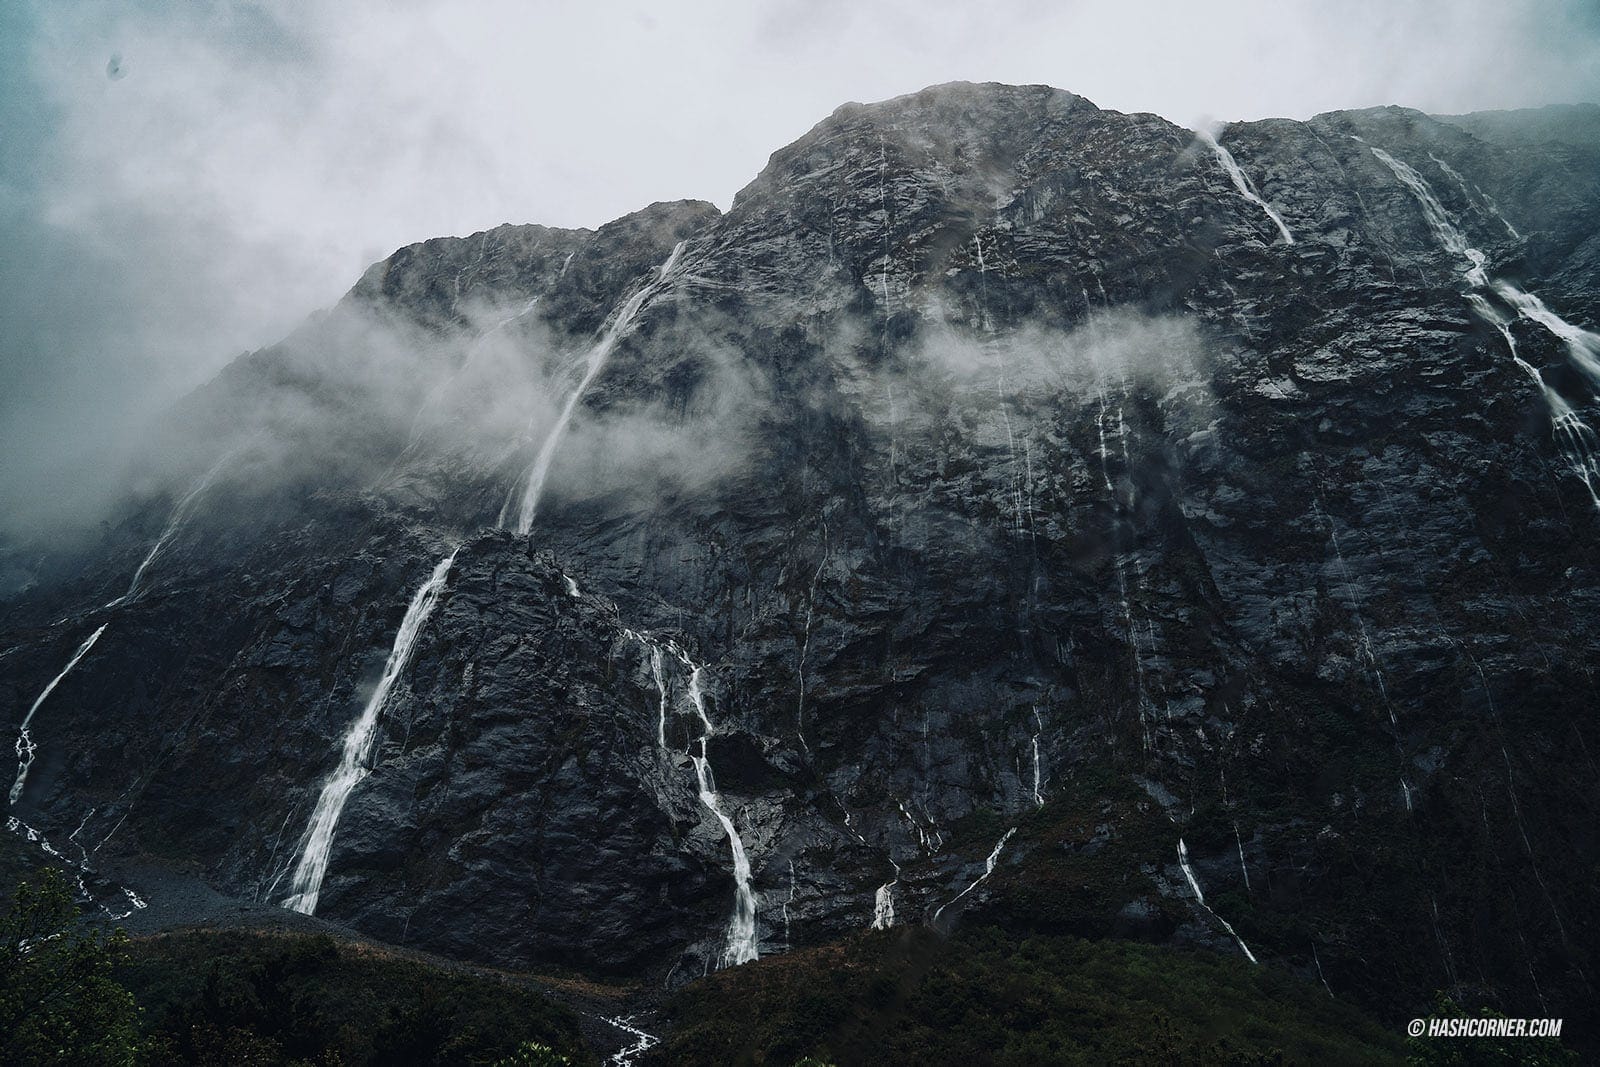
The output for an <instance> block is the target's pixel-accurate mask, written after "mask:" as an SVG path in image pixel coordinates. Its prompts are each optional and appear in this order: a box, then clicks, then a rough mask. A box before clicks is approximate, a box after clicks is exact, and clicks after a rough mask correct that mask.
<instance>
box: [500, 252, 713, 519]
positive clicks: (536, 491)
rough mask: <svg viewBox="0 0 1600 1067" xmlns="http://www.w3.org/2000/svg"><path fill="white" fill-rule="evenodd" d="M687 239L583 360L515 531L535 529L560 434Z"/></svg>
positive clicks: (538, 459)
mask: <svg viewBox="0 0 1600 1067" xmlns="http://www.w3.org/2000/svg"><path fill="white" fill-rule="evenodd" d="M684 244H685V242H683V241H679V242H678V243H677V245H675V246H674V247H673V249H672V254H671V255H670V256H668V257H667V261H666V262H665V263H663V264H661V266H660V267H658V268H656V277H655V279H654V280H653V281H651V282H649V283H648V284H646V285H645V286H643V287H642V288H640V289H639V291H638V292H636V293H634V294H633V295H632V296H631V297H629V298H628V300H627V302H626V303H625V304H623V305H622V309H621V310H620V311H618V312H617V315H616V317H615V318H614V319H612V320H611V325H610V326H608V327H606V330H605V333H603V334H602V335H601V337H600V340H599V341H598V342H597V343H596V344H595V346H594V347H593V348H591V349H589V355H588V358H587V359H586V360H585V362H584V370H583V377H582V378H580V379H579V380H578V386H577V388H576V389H574V390H573V391H572V394H571V395H570V396H568V397H567V402H566V404H565V405H563V406H562V408H561V414H560V415H559V416H558V417H557V418H556V424H555V425H554V426H553V427H551V428H550V432H549V433H548V434H546V435H545V439H544V443H543V444H541V445H540V446H539V452H538V455H536V456H535V457H534V460H533V466H531V467H529V468H528V476H527V478H526V479H525V482H526V485H525V487H524V489H523V491H522V503H521V504H520V505H519V507H518V509H517V525H516V532H517V533H518V534H523V535H525V534H527V533H528V531H529V530H531V529H533V519H534V516H535V515H537V514H538V511H539V495H540V494H541V493H542V492H543V491H544V480H545V478H546V477H547V476H548V475H549V474H550V463H551V461H552V460H554V459H555V454H556V446H557V445H559V444H560V443H561V435H562V434H564V433H565V432H566V429H567V424H568V423H570V422H571V421H572V416H573V413H574V412H576V411H577V409H578V402H579V401H580V400H582V399H583V394H584V392H585V391H586V390H587V389H588V388H589V383H590V382H592V381H594V379H595V375H597V374H599V373H600V368H601V367H603V366H605V362H606V358H607V357H608V356H610V355H611V350H612V349H613V348H615V347H616V345H617V342H618V341H619V340H621V339H622V337H623V335H624V334H626V333H627V332H628V329H629V328H630V327H631V326H632V325H633V320H634V319H635V318H637V317H638V315H639V312H640V311H641V310H643V308H644V306H645V304H646V303H647V302H649V301H650V299H651V298H653V297H654V296H656V294H658V293H660V292H661V291H662V290H663V289H665V288H666V287H667V285H668V284H669V283H670V282H671V280H672V277H673V272H674V271H675V269H676V268H677V265H678V258H679V257H680V256H681V255H683V247H684ZM510 506H511V498H510V497H507V498H506V506H505V507H503V508H501V510H500V518H499V519H498V521H497V523H496V525H499V526H504V525H505V524H506V519H507V517H508V509H509V508H510Z"/></svg>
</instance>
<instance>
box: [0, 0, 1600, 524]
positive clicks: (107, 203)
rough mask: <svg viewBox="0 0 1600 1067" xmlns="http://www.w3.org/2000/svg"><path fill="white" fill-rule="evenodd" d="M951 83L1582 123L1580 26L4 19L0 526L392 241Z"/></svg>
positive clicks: (1100, 17) (334, 289) (1264, 106)
mask: <svg viewBox="0 0 1600 1067" xmlns="http://www.w3.org/2000/svg"><path fill="white" fill-rule="evenodd" d="M114 54H115V55H118V56H120V61H121V65H122V72H123V76H122V77H120V78H117V79H113V78H110V77H108V74H107V62H108V60H110V58H111V57H112V56H113V55H114ZM958 79H966V80H975V81H989V80H993V81H1007V82H1045V83H1048V84H1051V85H1055V86H1059V87H1061V88H1063V89H1069V90H1071V91H1073V92H1077V93H1081V94H1083V95H1084V96H1087V97H1088V98H1089V99H1091V100H1093V101H1094V102H1095V103H1097V104H1099V105H1100V106H1102V107H1109V108H1115V109H1117V110H1122V111H1155V112H1158V113H1160V114H1162V115H1165V116H1166V117H1168V118H1170V119H1172V120H1174V121H1177V122H1180V123H1183V124H1185V125H1193V124H1194V123H1195V122H1196V121H1198V120H1200V119H1201V118H1203V117H1215V118H1219V119H1236V118H1260V117H1266V116H1272V115H1283V116H1290V117H1307V116H1309V115H1311V114H1314V113H1316V112H1318V111H1324V110H1329V109H1333V108H1340V107H1365V106H1370V105H1376V104H1387V103H1401V104H1406V105H1409V106H1414V107H1419V108H1421V109H1423V110H1427V111H1433V112H1455V111H1465V110H1473V109H1483V108H1497V107H1518V106H1529V105H1537V104H1542V103H1547V102H1569V101H1580V100H1600V5H1595V4H1585V3H1567V4H1562V3H1557V2H1554V0H1549V2H1544V0H1507V2H1498V3H1473V2H1468V0H1427V2H1415V3H1403V2H1400V0H1344V2H1338V3H1335V2H1328V3H1304V2H1293V0H1277V2H1271V3H1245V2H1208V3H1194V2H1182V0H1180V2H1172V3H1131V2H1123V3H1117V2H1115V0H1093V2H1089V3H1077V2H1056V3H1045V2H1039V0H1009V2H997V0H989V2H985V3H971V4H959V3H950V2H947V0H903V2H902V0H814V2H803V0H764V2H745V3H737V2H726V3H719V2H695V3H679V4H673V3H664V2H663V3H656V4H639V3H608V2H604V0H586V2H581V3H578V2H564V3H554V2H546V0H295V2H287V0H286V2H282V3H266V2H262V3H244V2H233V3H223V2H206V0H182V2H178V3H164V2H159V0H144V2H135V0H123V2H111V0H82V2H73V3H62V2H51V0H11V2H10V3H8V4H7V5H6V10H5V11H3V12H0V249H4V251H3V252H0V317H3V320H0V321H3V322H4V325H3V327H0V447H4V448H5V450H6V451H7V452H8V453H9V454H10V457H11V460H12V462H11V463H10V464H9V465H8V466H7V469H6V470H4V471H0V504H4V503H6V502H8V501H7V500H6V498H7V496H11V495H17V494H35V493H37V492H38V491H40V490H41V489H42V488H44V487H46V486H47V485H48V484H58V483H59V480H60V479H62V478H68V477H76V476H78V475H77V474H74V472H81V470H82V467H83V465H84V463H85V461H86V460H90V461H93V462H97V463H100V464H101V466H102V468H103V469H105V468H104V464H103V461H100V460H98V459H96V457H97V456H99V455H103V454H104V452H105V450H106V449H107V448H108V447H112V446H113V445H114V444H115V443H116V442H117V441H119V440H121V439H122V437H123V435H125V433H126V432H127V431H128V430H129V429H130V428H131V427H132V426H133V425H134V423H135V422H136V421H137V420H138V419H140V418H143V417H146V416H148V414H149V413H150V412H152V411H154V410H157V409H158V408H159V406H160V405H162V404H164V403H165V402H167V401H168V400H170V399H171V398H172V397H173V396H175V395H177V393H178V392H179V391H181V390H183V389H187V388H190V387H192V386H193V385H194V384H196V383H197V382H198V381H200V380H203V379H204V378H205V377H207V376H209V375H210V374H212V373H214V372H215V371H216V369H218V368H219V367H220V366H221V365H222V363H224V362H225V361H226V360H227V359H228V358H231V357H232V356H233V355H236V354H237V353H238V352H239V351H241V350H243V349H246V348H253V347H258V346H260V345H263V344H267V343H270V342H271V341H273V340H275V339H276V338H277V337H279V336H281V335H282V334H284V333H285V332H287V331H288V330H289V329H290V328H292V327H293V326H294V325H295V324H296V323H298V322H299V321H301V320H302V319H303V318H304V317H305V315H306V314H307V313H309V312H310V311H312V310H313V309H315V308H317V307H321V306H326V305H328V304H330V303H332V302H333V301H334V300H336V299H338V297H339V296H340V295H341V294H342V292H343V291H344V290H345V289H346V288H348V287H349V286H350V285H351V284H352V283H353V282H354V281H355V279H356V278H357V277H358V276H359V275H360V272H361V271H362V270H363V269H364V268H365V267H366V266H367V265H368V264H369V263H371V262H373V261H374V260H377V259H380V258H382V257H383V256H384V255H387V254H388V253H389V252H390V251H392V250H393V249H394V248H396V247H398V246H400V245H402V244H406V243H410V242H412V241H416V240H421V239H423V238H426V237H431V236H437V235H441V234H466V233H470V232H472V231H474V230H478V229H482V228H484V227H487V226H493V225H497V224H499V223H502V222H542V223H546V224H549V225H565V226H578V225H581V226H595V225H598V224H600V223H602V222H605V221H607V220H609V219H611V218H614V217H616V216H618V215H621V214H624V213H626V212H629V211H632V210H635V209H637V208H639V207H642V206H644V205H645V204H648V203H650V202H651V201H654V200H665V199H675V198H679V197H696V198H701V199H708V200H711V201H713V202H715V203H717V204H718V205H719V206H722V207H726V206H727V205H728V203H729V201H730V200H731V198H732V195H733V193H734V192H735V191H736V190H737V189H738V188H739V187H741V186H742V185H743V184H745V183H746V182H747V181H749V180H750V179H751V178H752V177H754V176H755V174H756V172H757V171H758V170H759V169H760V168H761V166H762V165H763V164H764V163H765V161H766V157H767V155H768V154H769V153H770V152H772V151H773V150H775V149H777V148H778V147H780V146H782V145H784V144H786V143H788V142H789V141H791V140H793V139H794V138H796V137H798V136H799V135H800V134H802V133H804V132H805V130H807V129H808V128H809V127H811V126H812V125H813V124H815V123H816V122H817V121H819V120H820V119H822V118H823V117H824V116H826V115H827V114H828V113H829V112H830V111H832V110H833V109H834V108H835V107H837V106H838V105H839V104H841V103H844V102H846V101H849V100H861V101H865V100H877V99H883V98H886V97H890V96H896V95H900V94H902V93H906V92H912V91H915V90H917V89H919V88H922V87H923V86H925V85H929V84H933V83H937V82H944V81H952V80H958ZM0 510H4V509H3V508H0Z"/></svg>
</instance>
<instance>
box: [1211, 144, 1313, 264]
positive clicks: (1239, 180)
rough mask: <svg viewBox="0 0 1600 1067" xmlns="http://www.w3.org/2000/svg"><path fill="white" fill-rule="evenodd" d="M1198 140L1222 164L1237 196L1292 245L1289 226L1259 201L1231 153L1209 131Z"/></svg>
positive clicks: (1251, 184) (1281, 217) (1285, 241)
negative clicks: (1268, 221)
mask: <svg viewBox="0 0 1600 1067" xmlns="http://www.w3.org/2000/svg"><path fill="white" fill-rule="evenodd" d="M1200 139H1201V140H1202V141H1204V142H1205V143H1206V144H1208V145H1210V146H1211V151H1212V153H1213V154H1215V155H1216V157H1217V162H1218V163H1220V164H1222V169H1223V170H1224V171H1226V172H1227V174H1228V177H1229V178H1230V179H1232V181H1233V187H1234V188H1235V189H1237V190H1239V195H1240V196H1242V197H1244V198H1245V199H1246V200H1248V201H1250V202H1251V203H1252V204H1254V205H1256V206H1257V207H1259V208H1260V209H1261V210H1262V211H1265V212H1266V213H1267V218H1269V219H1271V220H1272V224H1273V225H1274V226H1276V227H1277V228H1278V233H1279V234H1280V235H1282V237H1283V243H1284V244H1286V245H1292V244H1294V234H1292V233H1290V232H1289V226H1288V224H1287V223H1285V222H1284V221H1283V216H1282V215H1279V214H1278V213H1277V212H1276V211H1274V210H1273V208H1272V205H1271V204H1269V203H1267V202H1266V201H1265V200H1263V199H1261V194H1260V193H1258V192H1256V187H1255V185H1254V184H1253V183H1252V182H1251V181H1250V179H1249V178H1248V177H1246V176H1245V173H1244V171H1243V170H1241V169H1240V168H1239V162H1238V160H1236V159H1234V158H1233V153H1232V152H1230V151H1228V150H1227V149H1226V148H1224V147H1222V145H1221V143H1220V142H1218V140H1217V139H1216V137H1215V136H1213V135H1212V134H1211V132H1210V131H1209V130H1201V131H1200Z"/></svg>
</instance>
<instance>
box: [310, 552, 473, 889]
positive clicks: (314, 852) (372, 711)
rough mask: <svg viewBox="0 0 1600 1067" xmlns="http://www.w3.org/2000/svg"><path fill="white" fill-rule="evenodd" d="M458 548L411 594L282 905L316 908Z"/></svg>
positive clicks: (326, 789) (321, 800)
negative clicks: (388, 709) (390, 704)
mask: <svg viewBox="0 0 1600 1067" xmlns="http://www.w3.org/2000/svg"><path fill="white" fill-rule="evenodd" d="M459 551H460V549H459V548H456V549H453V550H451V552H450V554H449V555H448V556H445V557H444V558H443V559H442V560H440V561H439V563H438V565H437V566H435V567H434V568H433V573H432V574H430V575H429V576H428V580H427V581H425V582H423V583H422V585H421V587H420V588H418V589H417V591H416V593H415V595H413V596H412V598H411V604H410V606H408V607H407V608H406V614H405V617H404V618H403V619H401V621H400V631H399V632H398V633H397V634H395V639H394V647H393V648H392V649H390V651H389V659H388V661H387V662H386V663H385V664H384V666H383V676H382V678H380V679H379V681H378V687H377V688H376V689H374V690H373V691H372V696H371V697H370V698H368V700H367V703H366V706H365V707H364V708H362V709H361V715H360V716H359V717H358V718H357V719H356V721H355V722H354V723H353V724H352V725H351V727H350V730H349V732H348V733H346V734H345V737H344V747H343V751H342V753H341V755H340V758H339V766H338V768H337V769H335V770H334V772H333V774H332V775H331V776H329V778H328V780H327V782H326V783H325V784H324V785H323V787H322V793H321V794H320V795H319V796H318V797H317V805H316V808H315V809H313V811H312V813H311V822H310V823H309V824H308V825H307V826H306V831H305V836H304V837H303V838H302V842H303V843H302V847H301V851H300V861H299V863H297V864H296V865H295V869H294V878H293V882H292V883H291V889H292V892H291V893H290V895H289V897H288V898H287V899H285V900H284V902H283V906H284V907H285V908H288V909H289V910H290V911H298V912H300V913H301V914H304V915H313V914H315V913H316V910H317V897H318V896H319V895H320V894H321V892H322V879H323V876H324V875H325V874H327V873H328V856H329V854H330V853H331V852H332V850H333V834H334V831H335V830H336V829H338V826H339V816H340V814H342V813H343V811H344V805H345V801H347V800H349V799H350V794H351V792H352V791H353V790H354V789H355V787H356V786H357V785H358V784H359V783H360V782H361V780H362V779H363V778H365V777H366V776H367V775H369V774H371V773H372V768H371V767H370V766H369V764H370V762H371V760H372V752H373V749H374V748H375V747H376V746H377V741H378V723H379V721H380V719H381V717H382V714H383V709H384V704H385V703H386V702H387V701H388V699H389V691H390V690H391V689H393V688H394V683H395V682H396V681H398V680H399V678H400V675H401V674H403V673H405V669H406V666H407V665H408V664H409V663H410V661H411V653H412V652H413V651H414V650H415V649H416V644H417V638H418V636H420V635H421V633H422V628H423V626H424V625H425V624H426V623H427V621H428V616H429V615H431V614H433V609H434V607H435V606H436V605H437V604H438V602H439V594H440V593H441V592H442V591H443V589H444V584H445V579H446V578H447V577H448V576H449V574H450V568H451V566H452V565H454V563H455V561H456V552H459Z"/></svg>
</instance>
